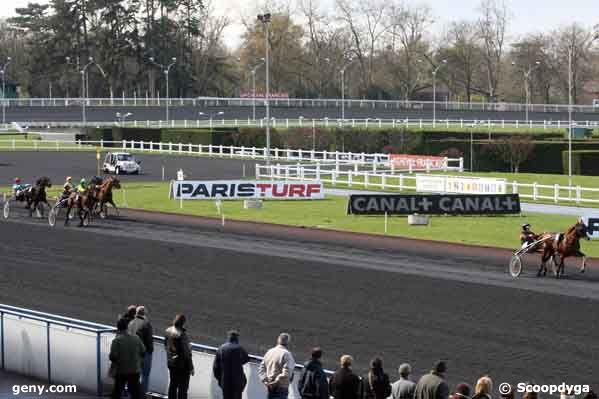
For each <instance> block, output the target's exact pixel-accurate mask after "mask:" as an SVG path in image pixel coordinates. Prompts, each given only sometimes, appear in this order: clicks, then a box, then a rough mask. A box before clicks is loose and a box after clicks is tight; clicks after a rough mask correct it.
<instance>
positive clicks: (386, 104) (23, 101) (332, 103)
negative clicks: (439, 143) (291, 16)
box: [4, 95, 599, 113]
mask: <svg viewBox="0 0 599 399" xmlns="http://www.w3.org/2000/svg"><path fill="white" fill-rule="evenodd" d="M84 101H85V103H86V106H90V107H94V106H99V107H106V106H140V107H143V106H163V105H166V103H167V102H168V103H169V105H170V106H173V107H176V106H192V107H251V106H253V105H256V106H264V103H265V100H264V98H260V97H258V96H256V97H255V98H252V97H244V98H224V97H223V98H221V97H195V98H168V99H167V98H152V97H148V96H145V97H144V96H137V95H134V96H132V97H130V96H125V95H123V96H121V97H112V98H86V99H83V98H79V97H77V98H15V99H6V100H4V102H5V104H6V105H7V106H8V107H65V106H66V107H69V106H81V105H82V103H83V102H84ZM268 101H269V103H270V105H271V106H272V107H288V108H289V107H295V108H341V104H342V102H345V107H346V108H362V109H364V108H365V109H388V110H393V109H396V110H430V109H432V108H433V101H410V100H366V99H349V98H346V99H344V100H342V99H340V98H330V99H316V98H274V97H271V98H269V100H268ZM527 107H528V111H529V112H568V107H569V106H568V105H567V104H528V106H527V105H526V104H522V103H506V102H496V103H489V102H487V103H484V102H459V101H436V108H437V110H447V111H495V112H525V111H526V108H527ZM572 110H573V111H574V112H587V113H590V112H593V113H594V112H599V106H598V105H595V106H594V105H573V106H572Z"/></svg>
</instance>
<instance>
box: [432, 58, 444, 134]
mask: <svg viewBox="0 0 599 399" xmlns="http://www.w3.org/2000/svg"><path fill="white" fill-rule="evenodd" d="M445 64H447V60H442V61H441V63H440V64H439V65H437V67H436V68H435V69H433V127H435V126H436V125H437V72H439V69H441V67H442V66H443V65H445Z"/></svg>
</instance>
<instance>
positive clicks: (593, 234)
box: [582, 216, 599, 240]
mask: <svg viewBox="0 0 599 399" xmlns="http://www.w3.org/2000/svg"><path fill="white" fill-rule="evenodd" d="M582 220H583V221H584V224H586V226H587V236H589V238H590V239H591V240H599V216H583V217H582Z"/></svg>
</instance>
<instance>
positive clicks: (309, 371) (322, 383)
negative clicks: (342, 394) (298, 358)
mask: <svg viewBox="0 0 599 399" xmlns="http://www.w3.org/2000/svg"><path fill="white" fill-rule="evenodd" d="M320 358H322V349H320V348H318V347H316V348H314V349H312V354H311V356H310V360H309V361H307V362H306V363H305V364H304V368H303V370H302V374H301V375H300V378H299V381H298V382H297V389H298V391H299V394H300V396H301V397H302V399H328V398H329V383H328V381H327V375H326V374H325V372H324V369H323V368H322V363H321V361H320Z"/></svg>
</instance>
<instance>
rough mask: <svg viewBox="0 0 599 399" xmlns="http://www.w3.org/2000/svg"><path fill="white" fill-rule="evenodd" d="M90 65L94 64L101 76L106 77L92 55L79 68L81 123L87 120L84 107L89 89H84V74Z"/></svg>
mask: <svg viewBox="0 0 599 399" xmlns="http://www.w3.org/2000/svg"><path fill="white" fill-rule="evenodd" d="M92 65H95V66H96V68H98V70H99V71H100V73H101V74H102V76H103V77H106V74H105V73H104V70H103V69H102V67H101V66H100V65H99V64H98V63H96V61H94V57H89V58H88V62H87V64H85V65H84V66H83V68H81V72H80V73H81V102H82V107H81V120H82V121H83V123H86V122H87V115H86V113H85V107H86V106H87V99H88V97H89V91H87V90H86V89H85V87H86V79H85V76H86V75H85V74H86V73H87V68H89V67H90V66H92Z"/></svg>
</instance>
